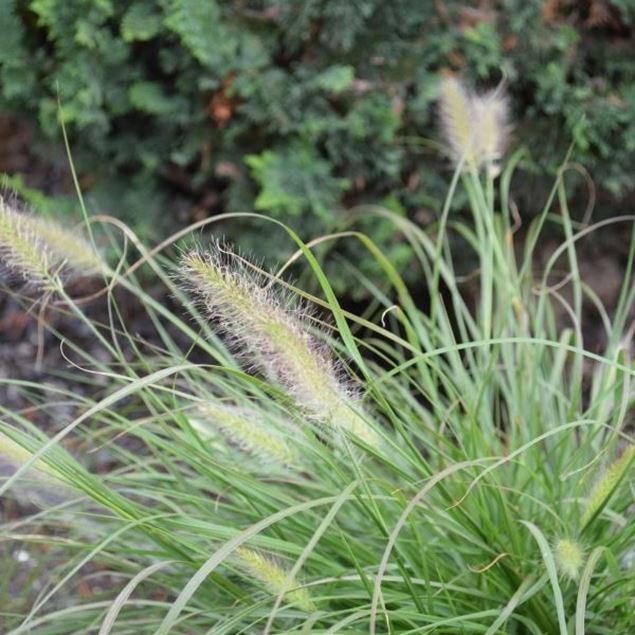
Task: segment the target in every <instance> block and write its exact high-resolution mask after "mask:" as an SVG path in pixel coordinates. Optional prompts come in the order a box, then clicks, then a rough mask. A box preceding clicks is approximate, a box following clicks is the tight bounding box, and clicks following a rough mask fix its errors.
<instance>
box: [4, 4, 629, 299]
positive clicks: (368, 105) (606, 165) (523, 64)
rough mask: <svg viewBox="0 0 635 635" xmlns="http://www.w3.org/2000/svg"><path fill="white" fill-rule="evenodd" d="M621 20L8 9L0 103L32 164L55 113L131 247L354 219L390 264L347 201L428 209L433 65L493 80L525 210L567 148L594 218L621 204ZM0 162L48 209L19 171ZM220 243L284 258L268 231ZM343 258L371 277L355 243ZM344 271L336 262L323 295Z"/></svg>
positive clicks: (373, 220)
mask: <svg viewBox="0 0 635 635" xmlns="http://www.w3.org/2000/svg"><path fill="white" fill-rule="evenodd" d="M634 21H635V2H633V0H610V1H609V0H575V1H573V0H547V1H543V0H498V1H496V0H490V1H485V0H482V1H474V2H454V1H451V0H391V2H385V1H383V0H354V1H353V0H231V1H228V0H227V1H225V0H135V2H125V1H123V0H2V1H1V2H0V33H1V34H2V37H0V110H1V111H3V112H5V113H6V112H11V113H16V114H18V115H19V117H20V118H21V120H22V121H24V120H26V121H27V122H30V123H31V124H32V127H33V129H34V130H36V140H37V143H35V145H34V147H35V154H36V156H37V157H38V158H37V160H38V161H39V160H40V157H42V156H46V160H47V161H52V162H55V161H57V162H60V161H62V162H63V161H64V156H63V151H62V149H61V148H62V145H61V128H60V123H59V120H60V117H61V118H62V119H63V121H64V123H65V124H66V127H67V130H68V133H69V137H70V142H71V147H72V151H73V155H74V160H75V163H76V165H77V168H78V171H79V173H80V182H81V185H82V188H83V189H84V190H85V192H86V193H87V195H88V198H89V200H90V201H91V203H92V205H93V209H95V210H97V211H101V212H107V213H111V214H114V215H117V216H119V217H121V218H123V219H124V220H126V221H127V222H129V223H131V224H132V225H133V226H134V227H135V228H136V229H137V231H139V232H140V233H141V235H142V237H144V238H145V239H148V240H152V239H156V238H158V237H159V236H162V235H164V234H165V233H166V232H167V231H169V230H170V229H173V228H174V227H175V226H177V225H179V224H183V223H185V222H191V221H193V220H199V219H201V218H205V217H208V216H211V215H215V214H219V213H223V212H237V211H252V210H258V211H261V212H263V213H266V214H268V215H271V216H274V217H276V218H279V219H280V220H282V221H284V222H286V223H289V224H291V225H292V226H293V227H294V228H296V229H297V230H299V231H300V233H301V235H302V237H303V238H307V239H308V238H313V237H315V236H317V235H320V234H324V233H328V232H333V231H340V230H343V229H346V228H348V227H350V226H351V225H352V224H354V226H355V227H356V228H361V229H363V230H364V231H366V232H368V233H369V234H370V235H371V236H373V237H374V238H375V239H376V240H378V241H379V242H380V243H381V246H382V248H383V249H384V250H385V253H386V254H387V255H388V256H389V257H390V258H391V259H392V262H393V264H395V265H396V266H397V267H399V268H401V270H402V271H404V270H405V268H406V267H407V263H408V262H409V261H410V259H411V253H410V249H409V247H408V245H407V244H406V243H405V242H404V241H403V239H402V238H401V237H400V236H399V235H398V234H397V233H396V231H395V229H394V227H393V226H392V225H391V224H389V223H388V222H387V221H385V220H384V221H382V220H381V219H380V218H378V217H376V216H373V215H372V214H369V213H368V211H364V208H360V206H363V205H364V204H374V205H382V206H384V207H387V208H389V209H391V210H392V211H394V212H397V213H398V214H403V215H408V216H409V217H410V218H413V219H415V220H416V221H417V222H419V223H421V224H422V225H425V224H426V223H427V222H430V221H431V220H433V219H434V218H435V217H436V212H437V211H438V210H439V208H440V207H441V205H442V204H443V197H444V195H445V193H446V191H447V184H448V182H449V180H450V178H451V175H452V170H451V167H450V166H449V164H448V163H447V161H446V160H445V159H444V158H443V153H442V152H441V151H440V149H439V144H438V140H437V132H436V127H435V119H436V117H435V97H436V86H437V82H438V78H439V76H440V73H443V72H456V73H460V74H461V75H462V76H463V77H464V78H465V80H466V81H467V82H468V83H469V84H471V85H472V86H474V87H476V88H487V87H493V86H495V85H497V84H498V83H499V82H500V81H501V79H502V78H503V77H505V78H506V81H507V83H508V88H509V93H510V98H511V103H512V109H513V117H514V120H515V133H514V143H515V145H516V146H523V147H526V148H527V153H526V154H525V155H524V159H523V161H522V163H521V169H522V171H523V175H524V178H523V179H517V181H518V184H517V185H516V186H515V188H514V189H515V192H516V195H517V197H518V201H519V205H520V207H521V211H523V200H528V201H532V202H533V204H532V205H531V206H528V207H531V210H529V211H537V209H538V208H539V207H540V204H542V202H544V201H543V200H542V199H539V200H540V202H539V203H538V204H536V200H537V194H538V193H542V192H545V194H546V191H547V188H548V185H549V184H550V183H551V178H552V175H553V173H554V171H555V170H556V168H557V167H558V165H559V164H560V163H561V161H562V160H563V158H564V156H565V154H566V150H567V148H568V146H569V145H570V143H571V142H572V141H575V143H576V150H575V154H574V157H575V159H576V160H577V161H579V162H580V163H582V164H583V165H584V166H585V167H586V168H587V169H588V170H589V171H590V173H591V174H592V176H593V178H594V180H595V182H596V184H597V186H598V187H599V191H600V193H601V197H600V200H601V202H602V205H601V209H600V211H599V213H605V214H606V213H611V206H612V205H615V204H617V203H619V201H620V200H623V199H624V197H626V196H629V195H631V194H632V192H633V190H635V173H634V172H633V170H632V167H633V164H634V163H635V162H634V160H633V159H634V158H635V81H634V80H635V63H634V62H633V59H635V40H634V38H633V22H634ZM58 98H59V101H58ZM58 103H59V104H61V107H60V106H59V105H58ZM46 140H48V141H47V142H46V143H45V141H46ZM0 158H1V153H0ZM34 160H35V159H34ZM0 169H5V171H7V172H14V176H13V178H12V179H10V180H9V185H11V186H12V187H13V188H15V189H17V190H18V191H19V192H20V193H22V194H23V195H24V196H25V197H27V198H29V197H30V198H31V202H33V203H34V204H35V206H36V207H39V208H46V201H47V199H43V198H41V197H38V195H37V194H36V193H35V192H33V191H32V190H30V189H29V188H28V187H26V186H28V185H29V181H28V178H27V177H28V172H29V166H26V167H24V169H14V170H11V169H10V168H3V166H2V165H0ZM21 171H22V172H24V173H25V174H26V175H27V177H25V178H26V181H25V180H21V178H20V176H19V174H20V172H21ZM25 183H26V186H25ZM580 184H581V185H583V179H580ZM53 189H54V188H53ZM580 190H581V191H582V194H581V196H586V190H585V188H584V187H581V188H580ZM49 193H50V192H49ZM58 193H59V192H58ZM66 193H67V200H68V201H71V200H72V194H71V193H70V188H68V191H67V192H66ZM59 204H60V202H59V200H58V201H56V205H59ZM69 205H73V203H70V202H69ZM456 205H457V206H460V205H461V201H460V199H459V198H458V197H457V201H456ZM356 208H357V209H356ZM223 231H225V232H226V233H228V234H229V235H230V238H234V239H236V238H238V240H239V242H240V244H241V245H242V246H243V247H245V248H246V249H248V250H251V251H254V252H255V253H256V254H258V255H261V256H263V257H265V258H267V257H273V258H274V259H275V260H279V259H280V258H284V257H285V256H286V255H287V252H286V251H285V249H288V246H287V247H285V248H283V246H282V243H281V242H280V243H279V242H277V239H276V238H275V236H276V235H278V236H280V234H281V233H276V232H271V233H270V234H269V233H268V234H267V235H266V236H265V237H263V235H262V224H260V225H259V226H258V229H257V230H256V227H255V226H254V225H253V223H250V222H249V221H248V220H244V221H241V222H238V223H237V222H232V223H227V224H225V225H224V226H223ZM285 244H286V242H285ZM357 250H359V251H357ZM339 251H340V255H341V256H342V257H343V258H345V259H346V260H347V261H349V262H354V263H355V264H356V266H359V267H360V268H361V269H362V271H364V272H365V273H366V274H367V275H369V276H370V277H371V279H372V273H373V272H372V266H371V265H370V263H369V262H367V260H366V259H364V257H363V253H362V251H361V247H360V246H358V245H356V244H355V243H354V242H353V241H349V242H348V243H346V247H344V248H342V249H339ZM404 273H405V277H406V278H407V272H406V271H404ZM348 275H349V270H348V269H346V268H345V267H343V266H339V265H338V264H337V263H336V264H335V265H334V269H333V270H332V271H331V276H332V282H333V284H334V285H335V286H336V288H339V289H342V288H343V287H344V281H345V278H346V277H347V276H348ZM348 292H349V293H350V292H351V289H350V285H348ZM358 293H359V295H360V296H361V295H363V290H361V288H360V289H359V291H358Z"/></svg>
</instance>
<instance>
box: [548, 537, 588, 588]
mask: <svg viewBox="0 0 635 635" xmlns="http://www.w3.org/2000/svg"><path fill="white" fill-rule="evenodd" d="M555 556H556V565H557V566H558V569H559V570H560V573H562V574H563V575H564V576H565V577H567V578H569V579H570V580H573V581H575V580H577V579H578V576H579V575H580V569H581V568H582V564H583V562H584V552H583V551H582V547H580V545H579V544H578V543H577V542H574V541H573V540H568V539H567V538H562V539H560V540H558V542H557V543H556V548H555Z"/></svg>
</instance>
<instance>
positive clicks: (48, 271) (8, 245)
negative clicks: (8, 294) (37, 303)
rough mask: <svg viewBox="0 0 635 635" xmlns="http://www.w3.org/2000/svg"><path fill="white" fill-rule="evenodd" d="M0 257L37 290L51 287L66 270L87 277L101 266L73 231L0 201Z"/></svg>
mask: <svg viewBox="0 0 635 635" xmlns="http://www.w3.org/2000/svg"><path fill="white" fill-rule="evenodd" d="M0 258H1V259H2V260H3V261H4V263H5V264H6V265H7V266H8V267H9V268H10V269H11V270H15V271H17V272H19V273H20V274H21V275H22V277H23V278H24V279H25V280H27V281H29V282H31V283H32V284H34V285H36V286H38V287H44V288H47V287H50V286H51V281H52V277H53V275H55V274H56V273H59V272H60V271H62V270H65V271H66V272H69V273H75V274H79V275H90V274H93V273H95V272H97V271H98V270H99V269H100V268H101V267H102V262H101V260H100V259H99V257H98V255H97V254H96V253H95V251H94V250H93V248H92V247H91V245H90V244H89V243H88V242H87V241H86V240H84V239H83V238H82V236H81V235H79V234H77V233H76V232H73V231H70V230H67V229H64V228H62V227H60V226H59V225H57V224H56V223H53V222H50V221H46V220H43V219H40V218H36V217H34V216H31V215H29V214H25V213H22V212H18V211H17V210H16V209H15V208H13V207H11V206H10V205H9V204H8V203H7V202H6V201H5V200H4V199H2V198H0Z"/></svg>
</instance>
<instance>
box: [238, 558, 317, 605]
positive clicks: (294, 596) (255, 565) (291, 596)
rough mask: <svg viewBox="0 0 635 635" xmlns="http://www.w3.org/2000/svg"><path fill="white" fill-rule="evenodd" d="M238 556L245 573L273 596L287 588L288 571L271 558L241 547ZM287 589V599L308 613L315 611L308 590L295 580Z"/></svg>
mask: <svg viewBox="0 0 635 635" xmlns="http://www.w3.org/2000/svg"><path fill="white" fill-rule="evenodd" d="M236 555H237V556H238V560H239V561H240V564H241V565H242V566H243V567H244V569H245V571H246V572H247V573H248V574H250V575H251V576H253V577H254V578H255V579H256V580H258V582H260V583H261V584H263V585H264V586H265V588H266V589H267V590H268V591H269V592H270V593H271V594H272V595H278V594H279V593H280V592H281V591H282V589H283V588H284V587H285V581H286V579H287V576H288V575H289V574H288V572H287V570H286V569H284V568H283V567H281V566H280V565H279V564H278V563H277V562H275V561H274V560H272V559H271V558H267V557H265V556H263V555H262V554H260V553H258V552H257V551H253V550H252V549H247V548H246V547H239V548H238V549H237V550H236ZM287 588H289V591H287V593H286V594H285V597H286V598H287V599H288V600H289V601H290V602H292V603H293V604H296V605H297V606H298V608H300V609H302V610H303V611H306V612H307V613H311V612H313V611H315V605H314V604H313V602H312V601H311V596H310V595H309V592H308V591H307V590H306V589H303V588H299V585H298V583H297V582H296V581H295V580H293V581H292V582H291V584H290V585H288V587H287Z"/></svg>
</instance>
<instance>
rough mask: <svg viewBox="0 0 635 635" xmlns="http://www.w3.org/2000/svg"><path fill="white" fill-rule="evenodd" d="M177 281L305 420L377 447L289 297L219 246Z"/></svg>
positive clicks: (191, 256)
mask: <svg viewBox="0 0 635 635" xmlns="http://www.w3.org/2000/svg"><path fill="white" fill-rule="evenodd" d="M181 275H182V277H183V279H184V280H186V281H188V283H189V284H190V285H191V287H192V289H193V290H194V291H195V293H197V294H198V295H199V296H200V297H201V298H202V300H203V302H204V304H205V307H206V308H207V310H208V311H209V313H210V314H211V316H212V317H215V318H217V319H218V320H219V323H220V326H221V328H222V329H223V330H224V331H225V332H226V333H227V334H228V336H229V337H230V338H231V339H233V341H234V343H235V344H237V345H238V347H239V348H240V349H241V350H242V351H243V352H244V353H245V354H246V355H247V356H248V358H249V360H250V361H251V362H253V363H254V364H255V365H256V366H257V367H259V368H260V369H261V370H262V371H264V373H265V375H266V376H267V377H268V378H269V379H270V380H272V381H275V382H278V383H280V384H281V385H283V386H284V387H285V389H286V391H287V392H288V393H289V395H290V396H291V397H292V398H293V399H294V401H295V402H296V403H297V404H298V405H299V406H300V407H301V408H302V409H303V410H304V411H305V412H306V413H307V414H308V415H310V416H311V417H312V418H314V419H315V420H316V421H317V422H318V423H322V424H325V425H328V426H331V427H332V428H334V429H335V430H344V431H346V432H348V433H350V434H352V435H355V436H357V437H358V438H360V439H361V440H363V441H364V442H366V443H367V444H369V445H372V446H377V445H378V444H379V436H378V435H377V433H376V432H375V431H374V430H373V429H372V427H371V426H369V425H368V424H367V423H366V421H365V420H364V419H363V418H362V417H361V416H360V415H358V414H357V413H356V412H355V411H354V410H352V409H351V407H350V405H349V404H350V403H351V402H352V401H353V396H352V395H351V394H350V392H349V391H348V390H347V388H346V387H345V385H344V384H343V382H342V381H341V380H340V378H339V376H338V372H337V367H336V365H335V364H334V362H333V360H332V358H331V356H330V355H329V354H328V351H327V350H326V349H325V347H324V346H322V345H321V344H320V343H319V342H317V341H316V339H315V338H314V337H312V336H311V335H310V334H309V329H308V327H307V324H306V316H307V313H306V311H304V310H303V309H302V308H301V307H297V306H296V308H295V309H293V308H290V307H292V306H293V303H294V299H293V297H292V296H289V295H287V296H284V295H281V294H277V293H275V292H274V291H273V290H272V289H271V288H270V287H267V286H264V285H262V284H261V283H260V282H259V280H258V279H257V278H255V277H254V275H253V274H252V273H250V272H249V271H247V269H246V267H245V266H244V265H241V264H240V262H239V259H238V257H237V256H236V255H235V254H233V253H232V252H230V251H228V250H227V249H225V248H223V247H221V246H220V245H218V244H216V245H214V246H213V247H212V249H211V250H210V251H208V252H205V253H201V252H199V251H192V252H190V253H188V254H187V255H186V256H184V257H183V259H182V261H181Z"/></svg>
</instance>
